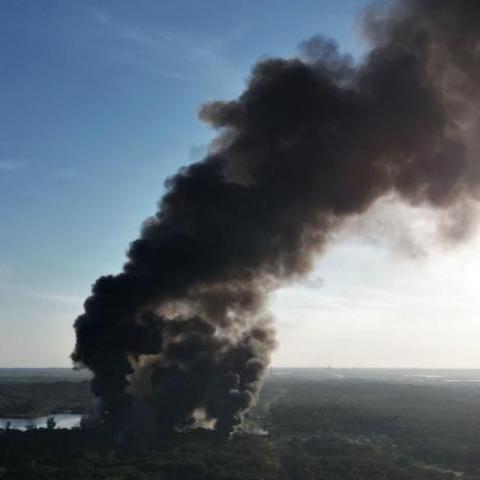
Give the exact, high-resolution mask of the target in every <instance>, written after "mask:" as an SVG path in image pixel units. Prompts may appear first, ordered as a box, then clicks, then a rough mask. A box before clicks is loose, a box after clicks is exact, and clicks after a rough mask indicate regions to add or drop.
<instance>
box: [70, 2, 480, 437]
mask: <svg viewBox="0 0 480 480" xmlns="http://www.w3.org/2000/svg"><path fill="white" fill-rule="evenodd" d="M479 20H480V2H478V0H406V1H403V2H401V3H396V4H394V5H393V6H391V7H390V8H388V9H384V10H378V9H377V10H371V11H370V12H369V13H368V15H366V19H365V32H366V34H367V35H368V38H369V39H370V41H371V43H372V50H371V52H370V53H369V55H368V56H367V57H366V58H365V60H364V61H363V63H362V64H360V65H354V64H353V63H352V62H351V61H350V59H349V58H348V57H346V56H342V55H340V54H339V53H338V52H337V50H336V48H335V46H334V44H333V43H332V42H330V41H326V40H323V39H321V38H314V39H312V40H310V41H308V42H306V43H305V44H304V45H303V50H302V52H303V56H302V57H301V58H294V59H287V60H284V59H268V60H265V61H262V62H261V63H259V64H257V65H256V66H255V67H254V69H253V71H252V74H251V77H250V80H249V84H248V86H247V89H246V90H245V92H244V93H243V94H242V95H241V96H240V98H239V99H238V100H234V101H230V102H211V103H208V104H206V105H204V106H203V107H202V108H201V110H200V117H201V118H202V119H203V120H204V121H206V122H208V123H209V124H211V125H212V126H213V127H216V128H218V129H220V134H219V136H218V138H217V139H216V140H215V141H214V143H213V145H212V146H211V149H210V153H209V154H208V155H207V156H206V158H205V159H203V161H201V162H199V163H195V164H193V165H191V166H189V167H186V168H184V169H182V170H181V171H180V172H179V173H178V174H177V175H176V176H174V177H172V178H171V179H169V180H168V182H167V193H166V195H165V196H164V197H163V199H162V200H161V202H160V204H159V209H158V211H157V213H156V214H155V216H154V217H152V218H150V219H148V220H147V221H146V222H145V224H144V226H143V228H142V232H141V235H140V238H139V239H138V240H135V241H134V242H133V243H132V244H131V246H130V249H129V251H128V261H127V263H126V264H125V266H124V270H123V273H121V274H119V275H115V276H105V277H101V278H100V279H98V280H97V282H96V283H95V285H94V286H93V289H92V294H91V296H90V297H89V298H88V299H87V300H86V302H85V313H83V314H82V315H81V316H80V317H79V318H78V319H77V320H76V322H75V329H76V333H77V344H76V347H75V351H74V353H73V354H72V358H73V360H74V361H75V362H76V363H79V364H83V365H85V366H87V367H88V368H90V369H91V370H92V371H93V373H94V375H95V376H94V379H93V382H92V388H93V391H94V393H95V394H96V395H97V396H98V397H99V398H100V400H101V409H100V411H101V415H102V417H103V419H104V420H105V421H110V422H112V423H114V424H115V423H118V422H130V421H133V418H134V417H135V415H136V413H135V412H136V411H137V407H138V405H142V406H143V408H144V409H145V408H147V407H148V408H147V409H148V415H149V417H148V418H149V420H148V422H150V421H153V423H154V424H156V425H157V426H159V427H161V428H164V429H166V430H172V429H174V428H185V427H188V426H192V425H196V424H199V422H200V423H201V422H208V421H210V422H212V423H213V422H216V423H215V425H216V428H217V429H218V430H220V431H222V432H230V431H231V430H232V429H233V427H234V426H235V425H236V424H238V423H239V422H240V421H241V414H242V412H243V411H245V410H246V409H247V408H248V407H249V406H250V405H251V403H252V401H253V400H254V398H255V395H256V394H257V392H258V389H259V387H260V383H261V379H262V376H263V373H264V371H265V368H266V367H267V365H268V362H269V357H270V352H271V351H272V349H273V347H274V345H275V342H274V338H273V330H272V326H271V322H270V320H269V316H268V313H267V312H266V310H265V300H266V296H267V295H268V293H269V292H270V291H271V290H272V289H274V288H275V287H277V286H278V285H279V284H283V283H285V282H291V281H294V280H296V279H297V278H299V277H301V276H303V275H305V274H306V273H307V272H309V270H310V269H311V267H312V260H313V258H314V257H315V255H316V254H318V253H319V252H320V251H321V250H322V249H323V248H324V247H325V246H326V244H327V243H328V241H329V239H330V238H331V236H332V232H334V231H335V229H336V228H337V227H338V226H339V225H341V224H342V222H344V221H345V220H346V219H348V218H349V217H351V216H353V215H357V214H361V213H362V212H365V211H366V210H367V209H368V208H369V206H370V205H371V204H372V202H374V201H375V200H376V199H378V198H380V197H382V196H384V195H387V194H391V193H395V194H396V195H398V196H399V197H400V198H402V199H404V200H405V201H406V202H409V203H411V204H424V205H431V206H433V207H438V208H442V209H449V208H450V207H453V206H457V207H458V205H459V204H462V203H463V202H465V201H466V200H471V199H473V200H476V199H477V198H478V187H479V180H480V176H479V174H480V172H479V163H478V161H477V156H478V141H477V139H478V138H480V137H479V134H480V132H479V125H480V123H479V121H478V120H479V118H478V115H479V113H478V111H479V110H478V105H479V95H480V22H479ZM465 218H466V216H465ZM145 415H146V414H145ZM145 415H144V416H143V418H145ZM125 419H128V420H125Z"/></svg>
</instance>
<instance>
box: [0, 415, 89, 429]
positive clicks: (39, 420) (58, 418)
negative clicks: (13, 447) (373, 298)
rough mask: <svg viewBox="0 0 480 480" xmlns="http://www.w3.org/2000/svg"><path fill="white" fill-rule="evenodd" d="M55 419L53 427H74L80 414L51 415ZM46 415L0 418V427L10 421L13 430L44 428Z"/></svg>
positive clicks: (76, 425)
mask: <svg viewBox="0 0 480 480" xmlns="http://www.w3.org/2000/svg"><path fill="white" fill-rule="evenodd" d="M52 416H53V418H54V419H55V423H56V426H55V428H74V427H78V426H79V425H80V419H81V418H82V416H81V415H78V414H72V413H59V414H58V415H52ZM47 419H48V417H33V418H0V428H6V426H7V424H8V422H10V428H13V429H15V430H27V429H28V428H32V427H35V428H46V426H47Z"/></svg>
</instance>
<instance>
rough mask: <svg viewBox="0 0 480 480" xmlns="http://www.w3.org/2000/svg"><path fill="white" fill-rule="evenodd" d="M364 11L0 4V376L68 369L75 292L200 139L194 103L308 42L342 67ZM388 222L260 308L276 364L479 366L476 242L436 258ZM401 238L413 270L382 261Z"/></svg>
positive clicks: (122, 244)
mask: <svg viewBox="0 0 480 480" xmlns="http://www.w3.org/2000/svg"><path fill="white" fill-rule="evenodd" d="M364 4H366V2H365V1H364V0H342V1H341V2H339V1H338V0H301V1H298V0H275V1H272V0H255V1H253V0H248V1H241V2H239V1H233V0H215V1H211V0H205V1H198V0H190V1H184V0H177V1H175V2H174V1H168V2H167V1H162V2H159V1H157V0H139V1H136V2H132V1H131V0H125V1H122V0H115V1H113V0H111V1H88V0H82V1H74V0H72V1H69V2H65V1H62V0H23V1H21V2H18V1H17V0H0V9H1V15H0V62H1V68H0V71H1V72H2V73H1V76H0V105H1V109H2V110H1V112H2V115H1V119H0V122H1V126H0V127H1V128H0V215H1V216H0V218H1V219H2V230H1V235H0V366H68V365H69V360H68V355H69V353H70V352H71V350H72V348H73V343H74V335H73V330H72V322H73V320H74V318H75V317H76V315H78V314H79V313H80V312H81V309H82V302H83V299H84V298H85V297H86V296H87V295H88V292H89V288H90V285H91V284H92V283H93V281H94V280H95V279H96V278H97V277H98V276H99V275H101V274H106V273H116V272H118V271H119V270H120V268H121V265H122V263H123V261H124V252H125V249H126V248H127V246H128V242H129V241H131V240H133V239H134V238H135V237H136V235H137V233H138V230H139V226H140V224H141V221H142V220H143V219H144V218H145V217H147V216H148V215H150V214H152V213H153V212H154V210H155V203H156V201H157V200H158V198H159V196H160V195H161V192H162V189H163V182H164V180H165V179H166V177H168V176H169V175H171V174H173V173H174V172H175V171H176V170H177V169H178V168H179V167H180V166H182V165H184V164H186V163H189V162H192V161H194V160H195V159H199V158H201V155H202V152H204V150H205V146H206V145H207V144H208V141H209V140H210V139H211V138H212V135H213V132H211V131H210V130H209V129H208V128H207V127H206V126H204V125H202V124H201V122H200V121H199V120H198V119H197V116H196V113H197V108H198V106H199V105H200V104H201V103H202V102H204V101H206V100H209V99H228V98H232V97H235V96H237V95H238V94H239V93H240V92H241V90H242V88H243V85H244V82H245V79H246V78H247V77H248V73H249V69H250V67H251V65H252V64H253V63H254V62H255V61H256V60H258V59H259V58H262V57H264V56H266V55H281V56H289V55H293V54H295V52H296V49H297V45H298V43H299V42H300V41H302V40H304V39H307V38H309V37H310V36H312V35H314V34H317V33H323V34H325V35H327V36H331V37H333V38H335V39H336V40H337V41H338V43H339V44H340V46H341V47H342V49H343V50H346V51H350V52H353V54H354V56H356V57H358V56H359V55H361V52H362V51H363V50H364V49H365V48H366V46H365V44H364V42H363V40H362V37H361V34H360V30H359V29H358V28H357V26H356V19H357V15H358V12H359V11H360V9H361V7H362V5H364ZM379 211H383V210H382V209H381V208H379ZM390 212H391V213H390V214H389V215H388V216H387V218H390V219H391V220H390V221H391V222H393V223H391V224H389V222H388V221H386V220H385V219H384V217H382V216H381V215H380V214H379V213H378V212H377V213H375V214H371V215H370V217H369V220H368V221H365V222H364V224H362V227H361V228H360V229H359V228H357V229H353V227H352V228H351V229H349V230H348V229H347V230H348V231H346V232H343V233H342V235H340V237H339V239H338V241H337V242H336V243H335V244H334V245H333V246H332V247H331V249H330V250H329V251H328V252H326V253H327V254H326V255H325V256H324V257H322V258H321V259H319V262H318V268H317V270H316V271H315V272H314V273H313V274H312V276H311V277H310V279H309V280H307V281H305V282H304V283H302V284H301V285H298V286H291V287H289V288H285V289H283V290H281V291H279V292H277V293H276V294H275V295H274V297H273V298H272V302H271V307H272V310H273V311H274V313H275V315H276V317H277V324H278V330H279V340H280V347H279V349H278V350H277V352H276V353H275V356H274V365H282V366H287V365H294V366H324V365H329V364H331V365H334V366H378V367H382V366H385V367H390V366H406V367H412V366H419V367H422V366H423V367H435V366H436V367H480V351H479V349H478V348H477V341H478V339H479V338H480V315H479V313H480V300H479V299H478V294H477V287H476V283H477V273H478V272H479V271H480V260H479V259H477V252H478V250H479V247H480V240H476V239H473V240H472V241H470V242H469V243H466V244H463V245H461V246H458V248H455V249H450V250H448V251H445V250H444V249H442V248H441V247H440V246H431V243H429V241H428V238H429V236H430V235H429V232H430V230H429V228H430V227H431V226H430V224H429V221H430V220H429V218H430V215H429V214H428V212H427V213H426V212H414V211H411V210H406V209H401V208H398V207H395V208H394V209H390ZM412 220H415V222H414V224H415V227H412ZM402 222H403V223H402ZM399 223H400V224H401V225H404V227H402V228H400V229H399V228H398V224H399ZM393 224H395V225H396V226H397V228H396V229H395V235H394V234H390V233H389V232H390V227H391V226H393ZM372 227H374V229H373V232H374V233H373V234H372V233H371V232H372ZM416 227H418V228H416ZM353 230H355V231H356V232H357V231H358V230H361V232H363V234H362V235H360V234H355V235H349V234H348V232H351V231H353ZM399 232H400V234H399ZM411 236H413V237H418V236H419V237H420V238H421V239H423V240H425V239H426V240H425V241H423V242H420V243H421V244H422V245H423V247H424V248H426V250H427V251H428V255H420V256H419V255H417V257H420V258H416V259H413V258H412V257H411V256H408V255H407V254H406V253H405V251H406V250H408V251H411V250H412V248H400V249H399V248H390V247H391V246H394V247H398V246H402V247H405V246H409V247H411V244H412V238H411ZM418 248H420V247H415V251H417V250H418ZM417 253H418V252H417Z"/></svg>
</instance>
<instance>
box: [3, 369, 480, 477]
mask: <svg viewBox="0 0 480 480" xmlns="http://www.w3.org/2000/svg"><path fill="white" fill-rule="evenodd" d="M42 385H43V386H42ZM5 398H7V399H9V400H8V401H9V402H10V403H9V405H10V407H9V408H11V406H13V408H14V409H15V408H16V409H17V411H21V408H20V407H21V405H22V402H23V401H25V399H28V400H29V401H30V402H31V404H30V410H34V411H38V410H42V409H44V410H45V409H47V406H48V408H49V409H50V408H51V407H52V406H53V405H56V409H57V411H58V412H61V411H65V410H62V408H66V409H68V410H69V411H71V410H72V405H75V404H76V405H78V406H79V407H80V406H82V409H83V408H85V407H86V406H87V405H88V404H89V402H90V394H89V393H88V385H87V384H86V383H82V382H65V381H62V382H50V383H48V384H46V383H43V384H42V382H38V381H30V382H27V383H24V384H23V386H22V385H21V384H20V383H14V382H12V381H9V383H8V385H7V384H2V383H1V382H0V399H5ZM3 405H5V403H3ZM23 408H24V410H28V409H26V408H25V407H23ZM8 413H9V415H11V413H12V411H11V410H10V411H8ZM49 427H50V428H48V429H47V428H45V429H37V430H32V431H28V432H24V433H22V432H19V431H15V430H9V431H6V430H3V431H2V430H0V479H1V480H13V479H14V480H24V479H28V480H37V479H38V480H44V479H45V480H47V479H48V480H70V479H71V480H77V479H78V480H80V479H82V480H90V479H92V480H93V479H95V480H134V479H143V480H170V479H172V480H173V479H175V480H193V479H195V480H216V479H222V480H227V479H233V480H257V479H258V480H313V479H315V480H456V479H462V480H478V479H479V478H480V455H478V452H479V451H480V388H479V386H477V385H475V384H441V383H440V382H438V383H436V384H433V383H432V384H424V383H418V382H417V383H415V382H411V383H407V382H394V381H386V380H382V381H373V380H368V381H367V380H361V379H358V378H357V379H352V380H332V379H330V380H328V379H325V378H323V379H318V378H317V379H316V378H314V377H313V376H310V377H308V378H305V377H299V376H289V375H284V376H278V377H277V376H272V377H270V378H269V379H268V381H267V382H266V384H265V387H264V389H263V391H262V395H261V398H260V401H259V403H258V405H257V406H256V407H255V408H254V409H253V410H252V411H250V412H249V414H248V415H247V418H246V422H245V429H246V430H247V431H250V432H265V431H268V432H269V434H268V435H258V434H255V435H254V434H251V433H250V434H247V433H243V434H236V435H234V436H233V438H232V439H231V440H228V441H225V440H221V439H219V438H218V436H216V435H215V434H214V433H213V432H208V431H201V430H197V431H194V432H191V433H188V434H177V435H175V436H174V437H173V438H172V439H169V440H168V441H165V439H162V438H160V437H159V438H154V439H153V440H152V439H151V438H149V439H148V441H147V440H145V439H141V438H136V439H135V440H133V439H128V438H125V436H123V437H122V435H119V434H118V433H117V434H112V432H109V431H106V430H89V429H73V430H61V429H58V428H57V427H56V426H55V425H54V424H50V425H49Z"/></svg>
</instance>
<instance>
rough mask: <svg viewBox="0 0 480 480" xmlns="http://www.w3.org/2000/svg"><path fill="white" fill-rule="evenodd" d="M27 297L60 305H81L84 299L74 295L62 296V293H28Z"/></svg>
mask: <svg viewBox="0 0 480 480" xmlns="http://www.w3.org/2000/svg"><path fill="white" fill-rule="evenodd" d="M27 296H29V297H31V298H35V299H38V300H43V301H46V302H51V303H57V304H61V305H75V306H77V305H81V304H82V302H83V300H84V298H82V297H78V296H76V295H64V294H62V293H38V292H29V293H28V294H27Z"/></svg>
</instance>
